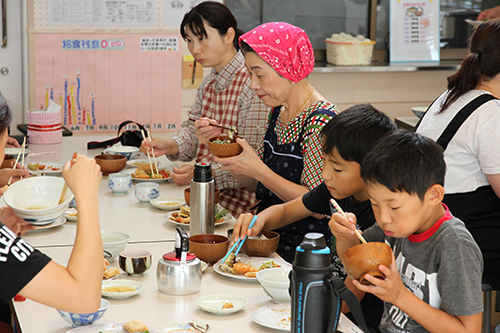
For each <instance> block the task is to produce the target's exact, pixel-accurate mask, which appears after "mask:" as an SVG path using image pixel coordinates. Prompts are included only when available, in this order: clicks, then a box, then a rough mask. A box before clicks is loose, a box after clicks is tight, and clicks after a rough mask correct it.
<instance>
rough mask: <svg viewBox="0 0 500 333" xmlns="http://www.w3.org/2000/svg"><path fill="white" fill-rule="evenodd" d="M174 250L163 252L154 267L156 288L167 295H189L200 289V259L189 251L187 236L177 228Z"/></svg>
mask: <svg viewBox="0 0 500 333" xmlns="http://www.w3.org/2000/svg"><path fill="white" fill-rule="evenodd" d="M176 230H177V234H176V235H175V251H174V252H169V253H165V254H164V255H163V256H162V258H160V261H159V262H158V267H157V269H156V281H157V283H158V290H160V292H162V293H164V294H169V295H189V294H194V293H197V292H198V291H200V287H201V261H200V259H198V258H197V257H196V255H195V254H193V253H189V252H188V251H189V236H188V234H187V233H186V231H185V230H184V229H182V228H180V227H179V228H177V229H176Z"/></svg>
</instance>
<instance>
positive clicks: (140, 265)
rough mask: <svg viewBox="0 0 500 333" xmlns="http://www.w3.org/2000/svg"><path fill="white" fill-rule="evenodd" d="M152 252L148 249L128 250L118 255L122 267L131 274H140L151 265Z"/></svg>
mask: <svg viewBox="0 0 500 333" xmlns="http://www.w3.org/2000/svg"><path fill="white" fill-rule="evenodd" d="M151 261H152V256H151V252H149V251H146V250H126V251H123V252H120V254H119V255H118V264H119V265H120V268H121V269H122V270H123V271H124V272H126V273H127V274H129V275H132V276H139V275H142V274H143V273H144V272H146V271H147V270H148V269H149V268H150V267H151Z"/></svg>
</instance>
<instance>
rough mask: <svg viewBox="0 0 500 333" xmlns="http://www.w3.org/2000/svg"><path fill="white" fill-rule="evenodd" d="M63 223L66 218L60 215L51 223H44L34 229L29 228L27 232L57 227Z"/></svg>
mask: <svg viewBox="0 0 500 333" xmlns="http://www.w3.org/2000/svg"><path fill="white" fill-rule="evenodd" d="M64 223H66V218H64V216H60V217H58V218H57V219H56V220H55V221H54V222H52V223H51V224H45V225H42V226H38V228H37V229H36V230H30V231H29V232H37V231H44V230H47V229H51V228H55V227H59V226H61V225H63V224H64Z"/></svg>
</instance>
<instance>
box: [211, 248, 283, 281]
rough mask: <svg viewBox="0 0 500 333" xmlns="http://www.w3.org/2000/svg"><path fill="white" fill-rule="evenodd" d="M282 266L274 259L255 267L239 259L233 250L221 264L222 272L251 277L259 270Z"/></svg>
mask: <svg viewBox="0 0 500 333" xmlns="http://www.w3.org/2000/svg"><path fill="white" fill-rule="evenodd" d="M273 267H280V265H278V264H276V263H275V262H274V261H273V260H271V261H266V262H263V263H262V264H261V265H260V267H255V266H252V265H250V264H245V263H242V262H241V261H240V260H239V259H236V257H235V256H234V252H231V253H230V254H229V256H228V257H227V259H226V260H224V262H223V263H221V264H220V265H219V269H220V270H221V271H222V272H226V273H229V274H234V275H245V276H246V277H249V278H254V277H256V275H257V272H258V271H260V270H263V269H267V268H273Z"/></svg>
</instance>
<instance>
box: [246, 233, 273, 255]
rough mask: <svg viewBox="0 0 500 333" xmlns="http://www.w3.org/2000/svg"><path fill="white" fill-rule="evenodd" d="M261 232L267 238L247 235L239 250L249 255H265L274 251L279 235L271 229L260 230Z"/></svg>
mask: <svg viewBox="0 0 500 333" xmlns="http://www.w3.org/2000/svg"><path fill="white" fill-rule="evenodd" d="M262 234H263V235H264V236H266V238H267V239H257V238H253V237H248V238H247V240H246V241H245V243H243V246H242V247H241V251H243V253H245V254H246V255H248V256H251V257H267V256H269V255H271V254H272V253H274V252H276V250H277V249H278V244H279V242H280V235H279V234H278V233H277V232H274V231H271V230H266V231H262Z"/></svg>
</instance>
